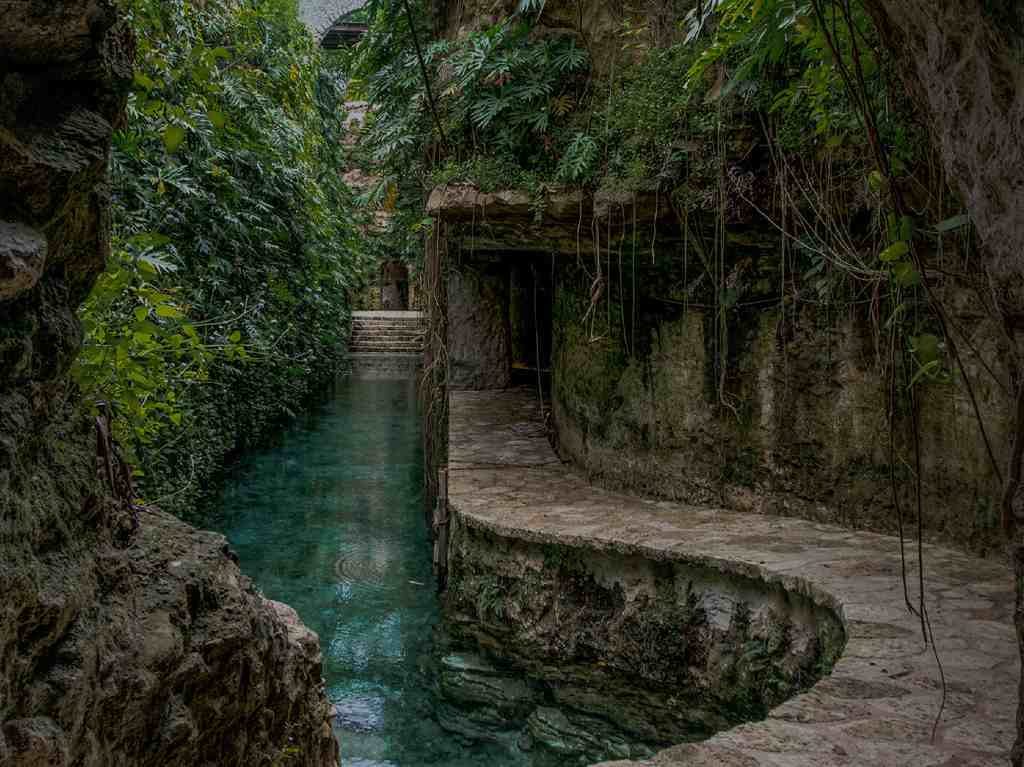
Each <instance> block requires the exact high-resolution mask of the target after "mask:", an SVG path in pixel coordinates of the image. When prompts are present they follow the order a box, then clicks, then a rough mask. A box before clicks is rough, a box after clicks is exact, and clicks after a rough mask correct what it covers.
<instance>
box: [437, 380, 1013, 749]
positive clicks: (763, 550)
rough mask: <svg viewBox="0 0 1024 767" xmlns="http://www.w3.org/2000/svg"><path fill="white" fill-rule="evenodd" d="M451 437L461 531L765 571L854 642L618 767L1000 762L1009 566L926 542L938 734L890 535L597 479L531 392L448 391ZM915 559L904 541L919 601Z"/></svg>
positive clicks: (931, 684)
mask: <svg viewBox="0 0 1024 767" xmlns="http://www.w3.org/2000/svg"><path fill="white" fill-rule="evenodd" d="M450 439H451V453H450V464H449V468H450V484H449V494H450V500H451V505H452V508H453V510H454V513H457V514H459V515H461V516H462V518H463V520H464V521H465V523H466V524H467V525H470V526H475V527H479V528H483V529H486V530H489V531H491V532H493V533H495V534H498V535H502V536H507V537H510V538H519V539H525V540H529V541H537V542H544V543H559V544H563V545H567V546H575V547H587V548H593V549H601V550H614V551H620V552H623V553H628V554H640V555H643V556H646V557H649V558H651V559H676V560H684V561H689V562H693V563H695V564H699V565H702V566H707V567H712V568H716V569H719V570H721V571H725V572H735V573H739V574H743V575H747V576H753V577H758V578H761V579H763V580H765V581H768V582H773V583H781V584H782V585H783V586H784V587H785V588H786V589H788V590H790V591H795V592H800V593H802V594H805V595H807V596H809V597H811V598H812V599H813V600H815V601H816V602H818V603H819V604H822V605H824V606H827V607H830V608H831V609H833V610H834V611H835V612H836V613H837V614H838V615H839V616H840V617H841V619H842V620H843V623H844V625H845V626H846V631H847V635H848V643H847V646H846V649H845V651H844V653H843V656H842V657H841V658H840V660H839V662H838V663H837V664H836V666H835V669H834V671H833V673H832V675H831V676H829V677H826V678H825V679H823V680H821V681H820V682H818V684H817V685H815V686H814V687H813V688H812V689H811V690H809V691H808V692H806V693H804V694H801V695H798V696H797V697H795V698H793V699H791V700H790V701H788V702H786V703H784V704H783V705H781V706H779V707H778V708H776V709H775V710H774V711H772V712H771V714H770V715H769V717H768V718H767V719H766V720H764V721H762V722H757V723H752V724H745V725H741V726H739V727H735V728H733V729H731V730H728V731H726V732H723V733H719V734H718V735H716V736H715V737H713V738H712V739H711V740H708V741H705V742H703V743H699V744H690V745H683V746H677V747H674V748H669V749H667V750H665V751H663V752H661V753H660V754H658V755H657V756H655V757H653V758H652V759H651V760H649V761H644V762H614V764H615V765H616V766H617V767H630V766H632V767H641V766H643V767H648V766H653V765H659V766H678V767H683V766H684V765H685V766H687V767H712V766H714V767H755V766H757V765H772V766H773V767H804V766H805V765H806V767H812V766H813V767H826V766H830V765H836V766H837V767H838V766H840V765H870V766H871V767H897V766H899V765H906V767H940V765H941V766H942V767H954V766H955V767H982V765H1005V764H1007V763H1008V757H1007V754H1008V752H1009V749H1010V747H1011V745H1012V743H1013V739H1014V727H1015V725H1014V721H1015V720H1014V717H1015V713H1016V707H1017V682H1018V678H1019V666H1018V659H1017V652H1016V644H1015V639H1014V630H1013V622H1012V616H1013V580H1012V577H1011V574H1010V571H1009V569H1008V568H1005V567H1003V566H1001V565H998V564H995V563H992V562H987V561H981V560H977V559H973V558H970V557H967V556H964V555H961V554H958V553H956V552H953V551H949V550H947V549H942V548H938V547H934V546H926V547H925V550H924V551H925V574H926V593H927V597H928V613H929V615H930V618H931V627H932V631H933V634H934V637H935V647H936V648H937V650H938V654H939V657H940V660H941V661H942V666H943V669H944V671H945V675H946V682H947V700H946V703H945V710H944V711H943V714H942V718H941V720H940V722H939V724H938V726H937V728H936V730H935V736H934V738H933V737H932V727H933V723H934V722H935V719H936V715H937V714H938V712H939V705H940V701H941V697H942V694H941V684H940V681H939V672H938V667H937V665H936V661H935V658H934V656H933V654H932V649H931V648H930V647H929V646H927V645H925V644H924V642H923V641H922V637H921V624H920V621H919V620H918V619H917V618H916V617H914V616H913V615H911V614H910V613H909V612H908V610H907V607H906V605H905V602H904V596H903V587H902V585H901V579H900V558H899V547H898V543H897V541H896V540H895V539H894V538H891V537H888V536H883V535H875V534H871V533H863V532H853V531H850V530H844V529H841V528H837V527H831V526H827V525H820V524H814V523H811V522H806V521H803V520H798V519H785V518H781V517H770V516H760V515H752V514H738V513H734V512H727V511H721V510H716V509H707V508H695V507H689V506H685V505H682V504H678V503H669V502H658V501H651V500H644V499H640V498H637V497H634V496H629V495H624V494H621V493H615V492H609V491H606V490H602V489H599V488H596V487H593V486H591V485H589V484H588V483H587V482H586V481H585V480H584V479H582V478H581V477H579V476H577V475H576V474H574V473H573V472H572V471H571V470H570V469H568V468H566V467H565V466H563V465H562V464H561V462H560V461H559V460H558V459H557V457H556V456H555V455H554V453H553V452H552V450H551V448H550V446H549V445H548V442H547V438H546V435H545V431H544V428H543V425H542V424H541V423H540V421H539V419H538V407H537V402H536V399H535V397H534V396H531V394H530V393H529V392H522V391H509V392H485V393H479V392H456V393H452V395H451V426H450ZM915 552H916V547H914V546H911V547H909V548H908V558H910V559H911V562H910V563H909V570H908V572H909V576H910V589H911V599H912V600H913V601H916V596H915V594H916V591H915V584H916V582H917V581H916V579H917V568H916V564H915V559H916V558H915ZM611 764H613V763H610V762H609V763H607V764H606V766H605V767H609V765H611Z"/></svg>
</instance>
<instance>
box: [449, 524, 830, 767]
mask: <svg viewBox="0 0 1024 767" xmlns="http://www.w3.org/2000/svg"><path fill="white" fill-rule="evenodd" d="M584 540H585V537H582V538H581V541H584ZM584 545H585V544H584ZM448 564H449V582H448V589H447V592H446V595H445V615H446V618H447V621H446V624H445V628H446V632H447V634H446V636H445V640H446V642H445V643H444V644H442V645H441V646H440V648H441V655H442V656H443V657H442V658H441V661H440V663H439V670H438V674H439V692H440V695H441V699H442V701H443V706H442V709H441V710H442V722H443V723H444V722H448V726H450V727H451V728H452V729H453V730H456V731H458V732H460V733H461V734H463V735H465V736H468V737H474V736H477V737H481V736H484V735H483V734H485V733H486V737H489V738H498V739H501V740H504V741H506V742H508V743H510V744H518V747H519V748H522V749H526V750H531V751H533V752H534V754H535V756H533V757H532V762H531V763H535V764H547V763H548V762H547V761H545V758H546V757H548V758H550V757H556V758H555V760H554V761H552V762H551V763H552V764H570V763H574V764H585V763H589V761H588V760H590V761H594V760H598V761H599V760H601V759H610V758H630V757H632V758H642V757H644V756H647V755H650V753H651V752H652V751H654V750H657V748H658V747H660V746H665V745H668V744H672V743H680V742H688V741H697V740H703V739H705V738H707V737H709V736H710V735H711V734H713V733H715V732H717V731H719V730H722V729H726V728H728V727H731V726H732V725H734V724H736V723H738V722H742V721H747V720H751V719H760V718H762V717H763V716H764V715H765V714H766V713H767V711H768V710H769V709H770V708H772V707H773V706H775V705H777V704H779V703H781V702H782V701H783V700H785V699H786V698H788V697H789V696H790V695H792V694H793V693H795V692H797V691H798V690H802V689H806V688H808V687H810V686H811V685H812V684H813V683H814V682H815V681H816V680H817V679H818V678H819V677H820V676H821V674H823V673H825V672H826V671H827V670H828V669H830V668H831V664H832V663H833V662H834V660H835V659H836V658H837V657H838V656H839V653H840V652H841V650H842V647H843V644H844V631H843V628H842V625H841V622H840V621H839V619H838V618H837V617H836V616H835V615H834V614H833V613H832V612H831V611H830V610H829V609H828V608H825V607H820V606H816V605H815V604H814V603H813V602H811V601H810V600H809V599H807V598H806V597H802V596H799V595H796V594H792V593H789V592H786V591H785V590H783V589H782V588H781V587H780V586H778V585H775V586H770V585H768V584H766V583H764V582H761V581H758V580H756V579H753V578H749V579H748V578H744V577H739V576H735V575H726V574H724V573H722V572H719V571H717V570H715V569H713V568H711V567H707V568H704V567H699V566H694V565H691V564H687V563H682V562H668V561H659V562H655V561H652V560H647V559H644V558H643V557H641V556H636V555H626V554H620V553H614V552H610V551H601V552H599V551H595V550H594V549H593V548H579V549H575V548H573V547H571V546H568V545H565V544H562V543H554V542H552V543H540V542H533V541H527V540H520V539H516V538H510V537H505V536H500V535H496V534H494V533H492V532H489V531H485V530H482V529H479V528H476V527H474V526H473V525H472V524H470V523H469V521H468V520H465V519H463V518H462V516H461V515H459V514H458V513H457V512H456V513H455V514H454V523H453V528H452V540H451V547H450V549H449V558H448ZM446 707H448V708H450V709H451V710H450V711H448V714H447V716H445V715H444V712H445V711H446Z"/></svg>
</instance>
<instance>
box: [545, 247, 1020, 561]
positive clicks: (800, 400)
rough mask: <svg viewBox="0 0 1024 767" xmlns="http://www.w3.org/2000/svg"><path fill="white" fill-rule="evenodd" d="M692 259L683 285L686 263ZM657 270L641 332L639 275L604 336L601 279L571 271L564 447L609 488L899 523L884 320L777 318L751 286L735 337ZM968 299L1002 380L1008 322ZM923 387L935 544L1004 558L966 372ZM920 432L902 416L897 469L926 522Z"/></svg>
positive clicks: (1003, 426)
mask: <svg viewBox="0 0 1024 767" xmlns="http://www.w3.org/2000/svg"><path fill="white" fill-rule="evenodd" d="M764 260H768V261H773V260H775V259H772V258H771V257H770V256H769V258H768V259H762V261H764ZM776 262H777V261H776ZM730 263H734V262H732V261H730ZM677 268H678V270H679V272H680V274H679V275H677V277H678V280H679V281H680V282H681V281H682V274H681V272H682V270H683V269H684V264H683V261H682V260H681V259H680V261H679V262H678V265H677ZM754 268H755V269H756V267H754ZM646 271H647V270H646V269H641V276H639V277H638V278H637V296H638V298H637V302H636V303H637V308H636V315H635V324H634V323H633V322H632V321H631V320H632V319H633V316H634V315H633V311H634V308H633V305H632V303H633V302H632V301H631V291H632V286H631V284H630V278H629V277H628V276H627V278H626V280H627V285H626V288H625V290H624V294H625V296H624V298H625V301H624V302H619V301H616V300H613V301H612V302H611V307H610V311H607V312H605V311H602V312H601V316H600V318H599V320H598V323H597V326H596V329H595V327H593V326H591V325H590V324H589V323H587V322H582V321H581V317H583V316H584V314H585V313H586V311H587V309H588V307H589V304H590V285H589V280H587V279H586V278H585V277H584V276H583V275H580V274H579V273H578V272H577V270H576V269H575V268H574V267H573V266H572V265H566V264H564V263H563V268H562V269H561V271H560V273H559V280H558V283H557V291H556V293H557V295H556V302H555V312H556V314H555V317H556V319H555V339H554V346H555V356H554V364H553V369H554V373H553V375H554V387H553V395H552V400H553V410H554V422H555V424H556V429H557V435H558V448H559V451H560V453H561V455H562V456H563V457H564V458H566V459H569V460H572V461H573V462H574V463H576V464H577V465H578V466H580V467H581V468H582V469H583V470H584V471H585V472H587V473H588V474H589V475H590V476H591V477H592V478H593V479H595V480H597V481H600V482H604V483H607V484H610V485H613V486H617V487H623V488H629V489H633V490H636V491H638V492H642V493H645V494H649V495H653V496H658V497H663V498H669V499H673V500H682V501H685V502H688V503H703V504H712V505H719V504H723V505H726V506H728V507H731V508H735V509H738V510H743V511H756V512H762V513H771V514H780V515H784V516H801V517H806V518H810V519H815V520H819V521H824V522H833V523H838V524H842V525H846V526H849V527H853V528H860V529H870V530H879V531H883V532H895V531H896V529H897V525H898V511H897V509H896V507H895V506H894V503H893V486H892V481H891V480H892V478H893V477H891V476H890V470H889V466H890V459H891V455H890V429H889V423H888V415H887V414H888V408H889V396H890V392H889V389H888V385H887V374H886V373H885V371H884V370H883V363H884V360H882V359H880V355H881V354H882V351H881V348H882V347H880V346H878V343H877V342H878V337H877V332H878V325H877V320H876V319H873V318H871V317H870V316H869V315H868V314H867V313H866V312H857V311H856V310H847V311H843V313H842V314H841V315H840V316H828V315H827V313H826V312H824V311H822V310H821V309H820V308H815V307H811V306H808V307H805V308H803V309H800V310H796V311H793V310H787V311H780V310H779V309H778V302H777V301H771V300H770V297H767V296H763V295H759V294H758V292H757V291H756V290H754V291H752V292H750V293H749V294H748V295H747V296H745V301H747V302H749V304H750V308H749V309H746V308H739V309H737V310H735V311H730V312H729V316H728V327H729V330H728V332H727V333H725V334H722V333H719V332H717V330H716V327H715V320H714V317H715V314H714V310H713V309H709V308H706V307H705V306H702V305H699V304H698V305H697V306H690V307H685V309H684V307H683V305H682V303H680V304H678V305H676V304H672V303H668V302H667V300H668V299H671V296H670V295H668V294H667V292H666V291H664V290H658V287H659V286H660V287H662V288H664V287H665V286H666V285H669V284H671V282H668V281H666V280H665V279H664V277H660V278H659V277H655V276H652V275H650V274H645V272H646ZM748 279H749V280H751V281H752V282H753V283H755V284H756V282H757V281H758V280H759V279H760V277H757V276H748ZM776 282H777V278H776V280H775V281H772V282H770V283H769V284H775V283H776ZM613 292H614V288H613ZM669 292H670V291H669ZM617 295H618V293H617V292H616V296H617ZM659 298H660V299H662V301H659ZM761 299H767V303H765V304H764V305H763V306H759V302H760V301H761ZM694 303H698V302H696V301H695V302H694ZM960 305H961V307H962V314H961V315H960V316H958V317H956V322H957V323H958V325H960V326H961V327H965V328H970V329H971V330H970V334H971V341H972V345H973V346H975V347H976V348H977V349H979V351H981V353H982V354H983V358H984V360H985V363H986V364H988V365H989V366H990V367H991V368H992V369H994V370H995V371H997V374H999V372H1000V371H1002V361H1001V360H1002V354H1003V345H1002V342H1001V335H1000V333H999V331H998V329H997V328H996V327H994V326H993V325H992V323H991V322H990V321H989V320H987V319H986V317H985V316H984V315H983V314H981V313H979V314H977V315H976V314H974V313H972V312H971V311H970V304H969V302H967V301H962V302H960ZM604 308H605V307H604V306H603V305H602V307H601V309H604ZM609 318H610V319H609ZM624 328H625V331H624V330H623V329H624ZM624 337H625V338H628V339H629V340H628V341H624V340H623V339H624ZM723 347H725V348H723ZM968 365H969V371H970V373H971V376H972V380H973V381H975V386H976V394H977V395H978V400H979V405H980V410H981V414H982V417H983V418H984V420H985V422H986V425H987V427H988V434H989V438H990V440H992V442H993V443H994V444H995V445H996V446H997V447H998V446H1001V445H1005V443H1006V442H1007V440H1008V430H1009V428H1010V424H1009V422H1008V420H1007V417H1006V414H1007V413H1008V412H1009V405H1010V403H1009V401H1008V397H1007V395H1006V394H1005V392H1004V391H1003V390H1002V389H1000V388H999V387H998V386H997V385H996V384H995V383H994V382H992V381H991V379H989V378H987V376H986V375H985V374H984V372H983V370H982V369H981V365H980V363H978V362H977V361H975V360H968ZM923 391H924V398H923V401H922V406H921V419H920V433H921V460H922V468H923V479H924V483H923V489H924V508H923V511H924V527H925V532H926V537H928V538H930V539H932V540H939V541H943V542H946V543H949V544H952V545H955V546H958V547H963V548H967V549H970V550H972V551H976V552H980V553H996V552H999V551H1001V549H1002V542H1001V530H1000V525H999V511H998V498H999V487H998V483H997V481H996V480H995V478H994V477H993V475H992V473H991V468H990V464H989V462H988V457H987V454H986V450H985V446H984V443H983V441H982V438H981V433H980V431H979V429H978V425H977V421H976V419H975V416H974V412H973V408H972V406H971V403H970V401H969V398H968V395H967V392H966V391H965V389H964V388H963V386H962V385H960V384H959V382H958V380H957V378H956V376H953V377H952V379H951V380H950V381H948V382H935V383H929V384H927V385H924V386H923ZM910 433H911V432H910V424H909V417H908V415H907V414H906V413H905V412H901V413H899V414H898V415H897V422H896V427H895V435H894V442H893V444H892V449H893V450H894V451H895V455H896V464H897V465H896V468H895V470H894V475H893V476H894V477H895V480H896V485H897V488H898V492H899V497H900V498H901V501H902V504H903V512H904V515H905V518H906V520H907V524H908V525H909V524H911V520H913V519H914V518H915V516H916V515H915V511H914V504H913V499H912V493H911V490H912V481H911V476H912V473H911V471H910V470H909V464H910V462H911V461H912V460H913V458H912V455H913V446H912V444H911V439H910ZM914 524H916V523H914ZM915 529H916V528H915Z"/></svg>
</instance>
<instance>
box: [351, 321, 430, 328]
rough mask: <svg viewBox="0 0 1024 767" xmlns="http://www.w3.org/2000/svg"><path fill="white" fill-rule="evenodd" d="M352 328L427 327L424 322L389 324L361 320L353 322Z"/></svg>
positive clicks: (386, 322)
mask: <svg viewBox="0 0 1024 767" xmlns="http://www.w3.org/2000/svg"><path fill="white" fill-rule="evenodd" d="M352 327H354V328H423V327H426V326H425V325H424V324H423V323H422V322H388V321H386V320H381V321H380V322H371V321H368V320H359V321H358V322H353V323H352Z"/></svg>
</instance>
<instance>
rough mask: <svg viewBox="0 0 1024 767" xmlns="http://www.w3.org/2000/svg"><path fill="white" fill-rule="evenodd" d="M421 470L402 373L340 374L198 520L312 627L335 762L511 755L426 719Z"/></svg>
mask: <svg viewBox="0 0 1024 767" xmlns="http://www.w3.org/2000/svg"><path fill="white" fill-rule="evenodd" d="M422 471H423V456H422V451H421V443H420V423H419V417H418V414H417V406H416V392H415V384H414V382H413V381H358V380H346V381H343V382H341V383H339V385H338V387H337V389H336V391H335V393H334V396H333V398H332V399H331V400H330V401H329V402H328V403H327V404H325V405H323V406H322V407H321V408H319V409H318V410H317V411H316V412H314V413H313V414H311V415H310V416H308V417H307V418H305V419H303V420H302V422H301V423H300V424H298V425H296V426H294V427H293V428H291V429H289V430H288V431H287V432H285V433H284V434H283V435H282V437H281V440H280V441H279V444H278V445H277V446H275V447H273V448H271V449H267V450H264V451H262V452H257V453H254V454H251V455H248V456H246V457H245V458H244V459H243V460H241V461H240V462H239V465H238V466H237V467H236V469H235V470H234V471H233V472H232V474H231V476H230V477H229V478H228V481H227V483H226V486H225V488H224V491H223V493H222V495H221V496H220V497H219V499H218V501H217V502H216V504H215V505H214V507H213V508H212V509H211V510H210V512H209V514H208V515H207V516H206V518H205V519H203V520H202V523H203V524H204V525H205V526H207V527H209V528H212V529H215V530H219V531H221V532H222V533H224V534H225V535H226V536H227V537H228V540H229V541H230V542H231V545H232V546H233V548H234V549H235V551H236V552H237V553H238V556H239V558H240V560H241V566H242V570H243V571H244V572H245V573H246V574H247V575H249V576H250V577H252V579H253V580H254V581H255V583H256V585H257V586H258V587H259V588H260V589H261V590H262V591H263V593H264V594H266V596H268V597H269V598H271V599H277V600H280V601H282V602H287V603H288V604H290V605H292V606H293V607H294V608H295V609H296V610H297V611H298V612H299V615H301V616H302V619H303V620H304V621H305V622H306V624H307V625H309V626H310V627H311V628H313V629H314V630H315V631H316V632H317V633H318V634H319V635H320V643H321V646H322V648H323V653H324V677H325V679H326V681H327V693H328V695H329V697H330V698H331V701H332V702H333V703H334V704H335V706H336V710H337V712H338V713H337V716H336V719H335V728H336V731H337V734H338V738H339V741H340V743H341V754H342V765H343V767H383V766H385V765H387V766H389V767H421V766H423V765H445V766H446V767H469V765H481V764H487V765H488V767H504V766H505V765H513V764H518V763H519V762H518V761H516V758H515V757H514V755H513V754H512V753H511V752H509V751H507V750H505V749H503V748H499V747H497V746H492V745H485V744H475V745H474V744H472V743H468V742H463V741H460V740H459V739H457V738H454V737H453V736H451V735H449V734H447V733H445V732H444V731H443V730H442V729H441V728H440V727H439V726H438V725H437V723H436V719H435V713H434V712H435V699H434V695H433V692H432V683H431V679H430V676H429V674H428V673H427V671H426V667H427V666H428V665H429V664H428V663H427V660H428V658H429V655H430V650H431V638H432V632H433V628H434V626H435V625H436V624H437V621H438V619H439V618H438V610H439V607H438V603H437V600H436V598H435V594H434V582H433V579H432V575H431V565H430V546H429V544H428V542H427V534H426V529H425V524H424V521H423V512H422V499H421V489H422V484H421V481H422Z"/></svg>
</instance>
